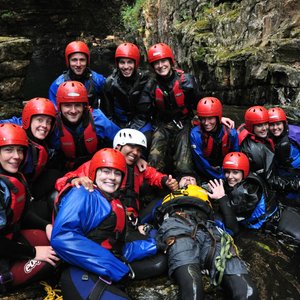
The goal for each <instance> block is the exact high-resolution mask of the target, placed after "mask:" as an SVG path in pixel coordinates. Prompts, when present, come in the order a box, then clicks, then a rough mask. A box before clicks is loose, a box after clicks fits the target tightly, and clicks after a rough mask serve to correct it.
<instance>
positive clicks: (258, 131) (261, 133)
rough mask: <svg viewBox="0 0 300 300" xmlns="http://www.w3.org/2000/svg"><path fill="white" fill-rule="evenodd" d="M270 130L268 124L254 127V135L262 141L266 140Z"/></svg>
mask: <svg viewBox="0 0 300 300" xmlns="http://www.w3.org/2000/svg"><path fill="white" fill-rule="evenodd" d="M268 130H269V124H268V123H261V124H257V125H253V133H254V134H255V135H256V136H257V137H259V138H261V139H264V138H266V137H267V136H268Z"/></svg>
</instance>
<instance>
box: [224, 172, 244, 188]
mask: <svg viewBox="0 0 300 300" xmlns="http://www.w3.org/2000/svg"><path fill="white" fill-rule="evenodd" d="M243 175H244V174H243V171H240V170H230V169H229V170H225V178H226V180H227V183H228V185H229V186H230V187H234V186H235V185H236V184H238V183H240V182H241V181H242V180H243V177H244V176H243Z"/></svg>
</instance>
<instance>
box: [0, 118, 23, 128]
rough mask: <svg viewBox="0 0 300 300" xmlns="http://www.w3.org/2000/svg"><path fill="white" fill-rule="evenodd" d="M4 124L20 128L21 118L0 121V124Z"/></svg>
mask: <svg viewBox="0 0 300 300" xmlns="http://www.w3.org/2000/svg"><path fill="white" fill-rule="evenodd" d="M4 123H13V124H16V125H19V126H22V118H21V117H15V116H14V117H12V118H10V119H6V120H0V124H4Z"/></svg>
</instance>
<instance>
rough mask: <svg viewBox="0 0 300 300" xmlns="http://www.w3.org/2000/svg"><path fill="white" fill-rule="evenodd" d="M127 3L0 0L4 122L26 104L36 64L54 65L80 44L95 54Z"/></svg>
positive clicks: (0, 90) (0, 81) (117, 23)
mask: <svg viewBox="0 0 300 300" xmlns="http://www.w3.org/2000/svg"><path fill="white" fill-rule="evenodd" d="M127 2H128V1H125V0H116V1H104V0H91V1H84V0H72V1H71V0H61V1H58V0H54V1H46V0H26V1H25V0H9V1H8V0H0V108H1V115H0V117H4V112H5V117H10V116H11V115H14V114H15V112H16V110H15V105H16V106H17V108H18V111H19V113H20V106H21V102H22V100H28V99H25V98H24V91H23V86H24V81H26V78H25V77H28V73H27V72H28V71H30V69H31V68H30V66H31V65H32V64H33V61H34V62H35V63H36V61H39V62H41V61H42V62H45V61H46V62H47V61H49V63H48V65H50V62H52V63H53V64H56V63H58V58H63V57H64V48H65V46H66V45H67V43H68V42H70V41H72V40H75V39H79V38H80V39H83V40H86V41H87V42H88V45H89V46H90V47H91V48H92V46H93V43H94V41H96V40H97V39H101V38H104V37H106V36H107V35H108V34H111V33H112V32H114V31H116V30H118V28H119V27H120V25H121V22H120V7H122V5H123V4H126V3H127ZM129 2H131V1H129ZM104 8H105V9H104ZM86 37H88V38H86ZM61 61H62V60H60V61H59V63H61ZM29 63H30V65H29ZM28 65H29V67H28ZM48 65H47V66H45V64H40V65H38V66H37V67H36V68H39V67H40V66H42V67H44V68H47V67H48ZM63 68H64V66H61V69H60V72H62V71H63ZM57 69H58V68H57ZM38 71H40V70H38ZM45 72H46V70H45ZM30 75H31V74H30ZM39 75H40V72H38V74H35V77H36V78H35V79H34V80H33V81H35V83H36V86H38V81H40V80H43V78H41V76H39ZM54 78H55V77H54ZM54 78H53V79H54ZM39 84H41V82H39ZM33 94H34V97H36V96H47V95H46V94H45V95H41V94H39V93H33ZM7 103H8V105H7ZM12 108H13V109H12Z"/></svg>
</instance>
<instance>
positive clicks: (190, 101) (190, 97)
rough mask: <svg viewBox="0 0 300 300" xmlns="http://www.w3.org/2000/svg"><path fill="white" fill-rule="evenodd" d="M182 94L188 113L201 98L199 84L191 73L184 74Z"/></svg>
mask: <svg viewBox="0 0 300 300" xmlns="http://www.w3.org/2000/svg"><path fill="white" fill-rule="evenodd" d="M183 87H184V96H185V98H184V99H185V104H186V106H187V108H188V110H189V112H190V113H192V112H193V110H195V109H196V107H197V104H198V101H199V100H200V98H201V95H200V91H199V86H198V84H197V82H196V80H195V77H194V76H193V75H191V74H184V82H183Z"/></svg>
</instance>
